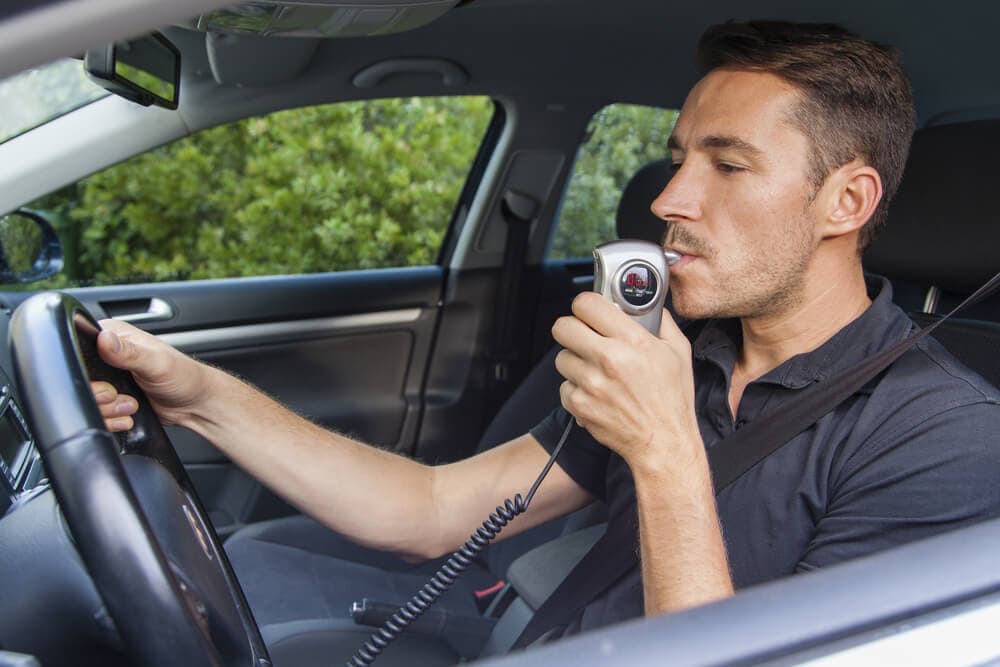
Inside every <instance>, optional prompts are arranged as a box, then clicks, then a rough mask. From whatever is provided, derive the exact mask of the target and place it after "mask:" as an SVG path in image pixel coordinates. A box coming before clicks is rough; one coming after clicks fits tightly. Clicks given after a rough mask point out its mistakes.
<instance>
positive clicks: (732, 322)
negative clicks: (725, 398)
mask: <svg viewBox="0 0 1000 667" xmlns="http://www.w3.org/2000/svg"><path fill="white" fill-rule="evenodd" d="M865 284H866V286H867V288H868V296H869V298H871V300H872V303H871V305H870V306H869V307H868V308H867V309H866V310H865V312H863V313H862V314H861V315H860V316H858V317H857V318H855V319H854V320H853V321H852V322H850V323H849V324H847V325H846V326H845V327H844V328H842V329H841V330H840V331H838V332H837V333H835V334H834V335H833V336H832V337H830V338H829V339H828V340H827V341H826V342H825V343H823V344H822V345H820V346H819V347H818V348H816V349H815V350H812V351H810V352H805V353H803V354H798V355H795V356H794V357H792V358H791V359H788V360H787V361H785V362H784V363H783V364H781V365H780V366H778V367H777V368H775V369H773V370H771V371H769V372H768V373H766V374H765V375H763V376H762V377H760V378H758V379H757V380H755V381H754V382H755V383H757V382H763V383H770V384H778V385H781V386H784V387H788V388H789V389H799V388H801V387H804V386H806V385H808V384H811V383H813V382H817V381H819V380H822V379H824V378H826V377H829V376H830V375H833V374H834V373H837V372H839V371H841V370H843V369H847V368H850V367H851V366H853V365H855V364H857V363H859V362H861V361H862V360H863V359H865V358H866V357H869V356H871V355H872V354H874V353H876V352H878V351H879V350H881V349H884V348H886V347H888V346H889V345H891V344H893V343H895V342H896V341H898V340H902V338H903V337H905V336H906V335H907V334H908V333H909V332H910V331H911V330H912V328H913V322H912V321H911V320H910V318H909V317H907V316H906V314H905V313H904V312H903V311H902V310H900V309H899V307H898V306H896V305H895V304H894V303H893V302H892V285H890V283H889V281H888V280H887V279H885V278H883V277H881V276H874V275H866V276H865ZM742 339H743V336H742V330H741V328H740V322H739V320H737V319H726V320H713V321H711V322H709V323H708V324H706V325H705V328H704V329H703V330H702V332H701V334H700V335H699V336H698V338H697V339H696V340H695V342H694V344H693V345H692V351H693V354H694V358H695V359H696V360H705V361H709V362H711V363H713V364H715V365H717V366H718V367H719V368H720V369H722V371H723V372H724V373H725V375H726V377H731V376H732V373H733V369H734V368H735V366H736V357H737V354H738V353H739V346H740V344H741V343H742Z"/></svg>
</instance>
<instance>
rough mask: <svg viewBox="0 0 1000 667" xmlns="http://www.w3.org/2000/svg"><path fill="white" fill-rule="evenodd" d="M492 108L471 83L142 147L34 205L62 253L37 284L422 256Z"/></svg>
mask: <svg viewBox="0 0 1000 667" xmlns="http://www.w3.org/2000/svg"><path fill="white" fill-rule="evenodd" d="M491 114H492V103H491V101H490V100H489V99H486V98H471V97H469V98H413V99H391V100H378V101H372V102H352V103H342V104H333V105H326V106H318V107H309V108H303V109H295V110H290V111H283V112H279V113H275V114H271V115H269V116H263V117H257V118H250V119H246V120H243V121H239V122H236V123H232V124H229V125H224V126H219V127H216V128H212V129H209V130H205V131H202V132H199V133H198V134H195V135H192V136H190V137H187V138H185V139H183V140H180V141H177V142H174V143H172V144H170V145H167V146H164V147H161V148H159V149H157V150H154V151H151V152H149V153H145V154H143V155H139V156H137V157H135V158H132V159H130V160H128V161H127V162H124V163H122V164H119V165H117V166H114V167H112V168H110V169H106V170H105V171H102V172H100V173H97V174H95V175H93V176H91V177H90V178H87V179H85V180H83V181H80V182H78V183H76V184H74V185H72V186H70V187H68V188H64V189H63V190H61V191H59V192H57V193H53V194H52V195H49V196H48V197H45V198H42V199H41V200H38V201H36V202H33V203H32V204H31V205H30V207H31V208H36V209H44V210H48V211H50V212H52V213H54V214H56V216H55V217H57V219H58V222H57V223H56V224H57V231H58V232H59V236H60V239H61V240H62V242H63V244H64V250H65V254H66V256H67V260H68V261H67V267H66V269H65V270H64V273H65V274H66V275H64V276H62V277H60V278H59V279H58V280H56V281H54V282H52V283H50V284H47V285H44V286H41V287H60V286H65V285H67V284H73V285H86V284H100V285H107V284H118V283H132V282H146V281H164V280H189V279H198V278H221V277H237V276H252V275H278V274H300V273H311V272H323V271H338V270H343V269H356V268H376V267H389V266H409V265H419V264H429V263H432V262H433V261H434V260H435V257H436V253H437V251H438V248H439V246H440V244H441V239H442V236H443V234H444V231H445V229H446V228H447V226H448V223H449V222H450V219H451V215H452V211H453V209H454V206H455V202H456V200H457V199H458V194H459V192H460V190H461V187H462V185H463V183H464V182H465V179H466V176H467V174H468V170H469V167H470V165H471V163H472V160H473V158H474V157H475V153H476V150H477V149H478V147H479V144H480V142H481V139H482V136H483V134H484V132H485V129H486V125H487V123H488V122H489V118H490V116H491ZM33 287H34V288H36V289H38V288H39V287H40V285H38V284H36V285H34V286H33Z"/></svg>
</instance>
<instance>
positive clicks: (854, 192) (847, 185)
mask: <svg viewBox="0 0 1000 667" xmlns="http://www.w3.org/2000/svg"><path fill="white" fill-rule="evenodd" d="M827 188H829V189H828V190H827ZM823 189H824V190H827V193H826V195H827V196H826V198H825V200H826V202H827V214H826V218H825V220H824V223H823V237H824V238H829V237H834V236H843V235H844V234H850V233H851V232H854V231H857V230H859V229H861V228H862V227H863V226H864V225H865V223H866V222H868V220H869V219H870V218H871V217H872V214H874V213H875V208H876V207H877V206H878V203H879V201H881V199H882V178H881V177H880V176H879V174H878V172H877V171H875V168H874V167H872V166H870V165H868V164H865V163H863V162H862V161H861V160H852V161H851V162H848V163H847V164H845V165H843V166H842V167H839V168H838V169H836V170H835V171H834V172H833V173H832V174H830V177H829V178H827V180H826V184H825V187H824V188H823Z"/></svg>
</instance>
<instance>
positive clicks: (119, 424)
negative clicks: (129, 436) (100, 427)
mask: <svg viewBox="0 0 1000 667" xmlns="http://www.w3.org/2000/svg"><path fill="white" fill-rule="evenodd" d="M134 425H135V422H133V421H132V418H131V417H115V418H114V419H105V420H104V428H106V429H108V430H109V431H111V432H112V433H119V432H121V431H130V430H132V427H133V426H134Z"/></svg>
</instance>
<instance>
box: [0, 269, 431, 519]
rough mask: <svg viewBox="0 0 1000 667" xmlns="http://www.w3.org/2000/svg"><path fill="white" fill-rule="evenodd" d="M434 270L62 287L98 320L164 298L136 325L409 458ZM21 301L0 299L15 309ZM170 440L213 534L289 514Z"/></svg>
mask: <svg viewBox="0 0 1000 667" xmlns="http://www.w3.org/2000/svg"><path fill="white" fill-rule="evenodd" d="M443 275H444V271H443V269H441V268H440V267H437V266H429V267H417V268H402V269H380V270H370V271H346V272H339V273H330V274H313V275H304V276H280V277H266V278H240V279H226V280H210V281H191V282H185V283H160V284H141V285H127V286H113V287H96V288H82V289H72V290H67V291H68V292H70V293H72V294H73V295H74V296H75V297H76V298H78V299H79V300H80V301H81V302H82V303H83V304H84V305H85V306H86V307H87V308H89V309H90V310H91V311H92V312H93V313H94V314H95V315H96V316H97V317H104V316H106V315H107V314H109V312H110V313H112V314H118V315H121V314H123V313H124V314H128V313H137V312H138V313H142V312H145V311H146V310H148V307H149V304H150V303H151V302H153V301H159V302H161V303H164V304H167V305H168V306H169V310H170V315H169V317H165V318H164V319H158V320H150V321H140V322H136V324H137V326H140V327H142V328H144V329H146V330H147V331H150V332H151V333H154V334H156V335H158V336H160V337H161V339H163V340H164V341H166V342H168V343H170V344H171V345H174V346H175V347H177V348H178V349H180V350H182V351H184V352H187V353H189V354H191V355H192V356H194V357H196V358H199V359H201V360H203V361H205V362H207V363H210V364H212V365H215V366H218V367H220V368H222V369H224V370H226V371H228V372H231V373H234V374H235V375H237V376H239V377H241V378H243V379H245V380H246V381H247V382H250V383H251V384H253V385H255V386H257V387H259V388H260V389H262V390H263V391H265V392H266V393H267V394H269V395H270V396H272V397H274V398H275V399H276V400H278V401H279V402H281V403H283V404H284V405H286V406H288V407H289V408H291V409H292V410H294V411H295V412H297V413H299V414H301V415H304V416H305V417H306V418H308V419H310V420H312V421H314V422H316V423H318V424H320V425H322V426H325V427H328V428H333V429H336V430H337V431H340V432H344V433H348V434H351V435H354V436H357V437H359V438H361V439H362V440H364V441H366V442H370V443H372V444H375V445H378V446H380V447H384V448H386V449H391V450H394V451H399V452H401V453H410V452H412V450H413V448H414V446H415V442H416V438H417V431H418V427H419V422H420V417H421V412H422V404H421V403H422V399H421V389H422V386H423V382H424V375H425V371H426V368H427V365H428V362H429V355H430V350H431V345H432V341H433V337H434V333H435V327H436V326H437V319H438V310H439V308H438V302H439V299H440V293H441V284H442V280H443ZM27 296H28V295H27V294H25V293H4V294H2V295H0V298H3V300H4V302H5V303H6V305H7V306H8V307H15V306H16V305H17V304H18V303H19V302H20V301H22V300H23V299H24V298H26V297H27ZM170 436H171V438H172V440H173V442H174V444H175V446H176V448H177V450H178V454H179V455H180V457H181V460H182V461H183V462H184V464H185V466H186V467H187V468H188V470H189V473H190V474H191V477H192V480H193V481H194V483H195V486H196V487H197V488H198V490H199V493H200V494H202V498H203V499H204V500H205V504H206V506H207V507H208V509H209V512H210V513H211V514H212V516H213V519H214V520H216V521H218V522H219V524H218V525H219V528H220V530H221V532H223V533H226V532H230V531H231V530H233V529H235V528H237V527H238V526H240V525H242V524H244V523H248V522H250V521H256V520H260V519H263V518H268V517H270V516H275V515H280V514H285V513H288V512H290V511H291V509H290V508H288V506H287V505H285V504H284V503H283V502H281V501H280V500H278V499H277V498H275V497H274V496H273V494H271V493H270V492H269V491H267V490H265V489H261V488H260V486H259V484H257V482H255V481H254V480H253V479H252V478H250V477H249V476H248V475H246V473H244V472H243V471H242V470H240V469H239V468H237V467H236V466H234V465H233V464H232V463H231V462H230V461H229V460H228V459H227V458H226V457H225V455H223V454H222V453H221V452H220V451H219V450H217V449H216V448H215V447H213V446H212V445H210V444H209V443H208V442H206V441H205V440H203V439H202V438H201V437H200V436H198V435H196V434H194V433H193V432H191V431H188V430H186V429H181V428H176V427H171V428H170ZM275 445H276V446H280V443H275Z"/></svg>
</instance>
